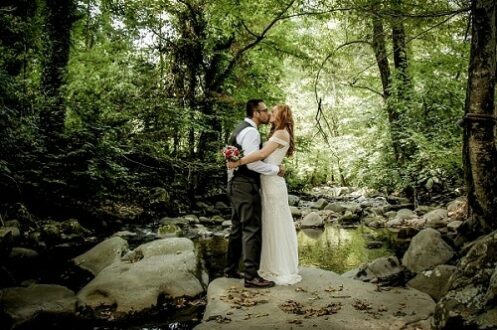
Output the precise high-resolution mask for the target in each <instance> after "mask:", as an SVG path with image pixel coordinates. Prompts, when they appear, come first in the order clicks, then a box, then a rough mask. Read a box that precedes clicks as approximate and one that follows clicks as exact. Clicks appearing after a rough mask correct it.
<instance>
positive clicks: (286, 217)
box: [259, 136, 302, 285]
mask: <svg viewBox="0 0 497 330" xmlns="http://www.w3.org/2000/svg"><path fill="white" fill-rule="evenodd" d="M269 141H274V142H277V143H279V144H281V145H283V146H284V147H282V148H278V149H276V150H275V151H273V152H272V153H271V154H270V155H269V156H268V157H267V158H266V159H265V160H264V162H266V163H270V164H274V165H280V164H281V162H282V161H283V158H285V155H286V152H287V151H288V148H289V144H288V142H286V141H284V140H282V139H279V138H277V137H275V136H273V137H271V138H270V139H269ZM261 201H262V249H261V262H260V266H259V267H260V268H259V275H260V276H261V277H262V278H265V279H267V280H271V281H274V282H275V283H276V284H277V285H289V284H295V283H298V282H300V280H301V279H302V277H301V276H300V275H299V269H298V266H299V256H298V245H297V232H296V231H295V225H294V223H293V217H292V213H291V212H290V207H289V206H288V191H287V187H286V182H285V178H283V177H280V176H277V175H274V176H268V175H261Z"/></svg>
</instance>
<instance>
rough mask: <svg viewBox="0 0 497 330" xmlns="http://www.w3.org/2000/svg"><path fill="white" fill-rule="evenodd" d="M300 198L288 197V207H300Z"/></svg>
mask: <svg viewBox="0 0 497 330" xmlns="http://www.w3.org/2000/svg"><path fill="white" fill-rule="evenodd" d="M299 203H300V197H298V196H295V195H288V205H290V206H299Z"/></svg>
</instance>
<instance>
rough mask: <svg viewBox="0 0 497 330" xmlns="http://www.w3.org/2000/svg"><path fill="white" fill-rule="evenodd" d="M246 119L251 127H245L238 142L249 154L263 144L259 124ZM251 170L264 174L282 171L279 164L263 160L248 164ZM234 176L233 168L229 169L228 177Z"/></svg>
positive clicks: (244, 151) (275, 173) (245, 153)
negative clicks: (258, 128)
mask: <svg viewBox="0 0 497 330" xmlns="http://www.w3.org/2000/svg"><path fill="white" fill-rule="evenodd" d="M245 121H246V122H247V123H249V124H250V127H247V128H244V129H243V130H242V131H241V132H240V133H239V134H238V135H237V136H236V143H238V144H239V145H240V146H241V147H242V151H243V155H244V156H246V155H249V154H251V153H253V152H256V151H259V147H260V144H261V135H260V134H259V131H258V130H257V125H256V124H255V123H254V121H253V120H252V119H250V118H245ZM247 167H248V169H249V170H251V171H254V172H257V173H260V174H263V175H277V174H278V172H279V171H280V168H279V166H276V165H273V164H267V163H264V162H263V161H261V160H258V161H256V162H253V163H250V164H247ZM232 176H233V170H229V171H228V179H231V177H232Z"/></svg>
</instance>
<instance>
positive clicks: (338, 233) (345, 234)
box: [297, 224, 392, 273]
mask: <svg viewBox="0 0 497 330" xmlns="http://www.w3.org/2000/svg"><path fill="white" fill-rule="evenodd" d="M379 235H380V234H379V233H377V232H375V231H373V230H371V229H369V228H366V227H359V228H357V229H344V228H341V227H340V226H338V225H334V224H333V225H327V226H326V227H325V228H324V229H302V230H300V231H299V232H298V233H297V238H298V242H299V259H300V264H301V265H306V266H316V267H319V268H322V269H327V270H331V271H334V272H336V273H343V272H346V271H348V270H350V269H353V268H356V267H358V266H359V265H360V264H362V263H364V262H367V261H371V260H374V259H376V258H379V257H382V256H385V255H391V254H392V251H391V250H389V249H388V248H387V247H386V246H385V244H384V245H383V247H381V248H379V249H373V250H371V249H367V248H366V243H367V241H368V239H375V238H377V237H378V236H379ZM366 237H367V238H366Z"/></svg>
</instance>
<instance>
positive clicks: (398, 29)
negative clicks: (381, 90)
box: [392, 0, 410, 99]
mask: <svg viewBox="0 0 497 330" xmlns="http://www.w3.org/2000/svg"><path fill="white" fill-rule="evenodd" d="M392 7H393V12H394V16H393V18H392V42H393V62H394V65H395V71H396V72H395V74H396V78H397V79H399V88H398V93H399V97H401V98H403V99H405V98H406V95H405V91H406V90H407V88H408V87H409V85H410V78H409V73H408V72H407V70H408V62H407V47H406V32H405V30H404V23H403V16H402V0H392Z"/></svg>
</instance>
